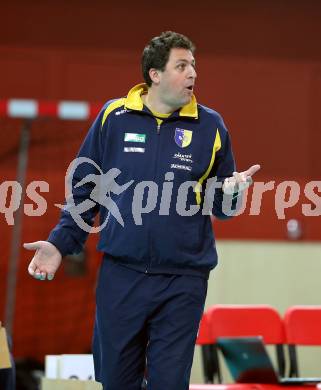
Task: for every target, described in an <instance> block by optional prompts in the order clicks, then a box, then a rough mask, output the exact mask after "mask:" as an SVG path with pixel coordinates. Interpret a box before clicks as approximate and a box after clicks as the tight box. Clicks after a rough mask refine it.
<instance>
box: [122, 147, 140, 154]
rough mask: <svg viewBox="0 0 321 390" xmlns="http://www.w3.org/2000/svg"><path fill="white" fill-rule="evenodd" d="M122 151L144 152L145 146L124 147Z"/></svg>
mask: <svg viewBox="0 0 321 390" xmlns="http://www.w3.org/2000/svg"><path fill="white" fill-rule="evenodd" d="M124 152H127V153H145V148H134V147H124Z"/></svg>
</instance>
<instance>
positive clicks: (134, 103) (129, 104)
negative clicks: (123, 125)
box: [125, 83, 198, 119]
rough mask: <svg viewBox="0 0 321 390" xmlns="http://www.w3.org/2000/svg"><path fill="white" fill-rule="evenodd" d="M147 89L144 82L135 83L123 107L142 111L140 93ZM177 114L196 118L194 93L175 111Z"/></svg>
mask: <svg viewBox="0 0 321 390" xmlns="http://www.w3.org/2000/svg"><path fill="white" fill-rule="evenodd" d="M147 90H148V87H147V85H146V84H144V83H142V84H138V85H135V86H134V87H133V88H132V89H131V90H130V91H129V92H128V95H127V97H126V98H125V107H126V108H128V109H130V110H137V111H143V109H144V104H143V101H142V98H141V95H142V94H143V93H146V92H147ZM177 115H179V116H184V117H190V118H195V119H197V118H198V109H197V102H196V98H195V95H193V96H192V99H191V101H190V102H189V103H188V104H186V105H185V106H183V107H182V108H181V109H180V110H179V111H177Z"/></svg>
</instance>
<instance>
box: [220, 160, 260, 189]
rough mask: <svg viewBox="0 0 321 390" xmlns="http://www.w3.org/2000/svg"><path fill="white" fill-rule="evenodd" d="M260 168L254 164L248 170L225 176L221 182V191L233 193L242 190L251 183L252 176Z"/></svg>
mask: <svg viewBox="0 0 321 390" xmlns="http://www.w3.org/2000/svg"><path fill="white" fill-rule="evenodd" d="M260 169H261V166H260V165H258V164H256V165H252V166H251V167H250V168H249V169H248V170H246V171H243V172H233V176H232V177H227V178H226V179H225V180H224V183H223V187H222V189H223V192H224V193H225V194H229V195H233V194H235V193H238V192H242V191H244V190H245V189H246V188H248V187H249V186H250V185H251V184H252V183H253V179H252V176H253V175H254V174H255V173H256V172H257V171H259V170H260Z"/></svg>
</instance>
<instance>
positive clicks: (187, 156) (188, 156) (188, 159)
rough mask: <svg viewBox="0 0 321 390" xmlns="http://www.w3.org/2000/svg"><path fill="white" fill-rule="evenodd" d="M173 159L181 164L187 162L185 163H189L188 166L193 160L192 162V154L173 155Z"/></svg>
mask: <svg viewBox="0 0 321 390" xmlns="http://www.w3.org/2000/svg"><path fill="white" fill-rule="evenodd" d="M173 158H174V159H178V160H180V161H182V162H187V163H190V164H193V160H192V154H182V153H179V152H178V153H175V154H174V157H173Z"/></svg>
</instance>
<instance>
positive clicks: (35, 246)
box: [23, 241, 41, 251]
mask: <svg viewBox="0 0 321 390" xmlns="http://www.w3.org/2000/svg"><path fill="white" fill-rule="evenodd" d="M23 247H24V248H25V249H28V250H29V251H35V250H37V249H40V248H41V245H40V243H39V241H36V242H26V243H24V244H23Z"/></svg>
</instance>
